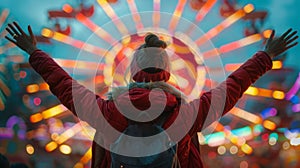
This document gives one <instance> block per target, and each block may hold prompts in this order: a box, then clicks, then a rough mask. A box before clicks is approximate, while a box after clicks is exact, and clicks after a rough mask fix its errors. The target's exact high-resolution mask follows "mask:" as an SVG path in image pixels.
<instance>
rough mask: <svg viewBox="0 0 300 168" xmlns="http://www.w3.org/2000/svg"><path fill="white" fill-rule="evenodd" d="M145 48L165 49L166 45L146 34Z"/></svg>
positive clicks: (153, 35) (155, 37) (152, 35)
mask: <svg viewBox="0 0 300 168" xmlns="http://www.w3.org/2000/svg"><path fill="white" fill-rule="evenodd" d="M145 44H146V46H145V47H161V48H166V47H167V43H166V42H164V41H163V40H160V39H159V38H158V37H157V36H156V35H155V34H152V33H151V34H148V35H147V36H146V37H145Z"/></svg>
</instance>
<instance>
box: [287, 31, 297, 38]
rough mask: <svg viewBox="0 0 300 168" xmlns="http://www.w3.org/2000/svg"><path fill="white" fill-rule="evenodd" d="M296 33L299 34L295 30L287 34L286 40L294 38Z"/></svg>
mask: <svg viewBox="0 0 300 168" xmlns="http://www.w3.org/2000/svg"><path fill="white" fill-rule="evenodd" d="M295 34H297V31H294V32H293V33H292V34H290V35H289V36H287V37H286V38H285V40H288V39H290V38H292V37H293V36H294V35H295Z"/></svg>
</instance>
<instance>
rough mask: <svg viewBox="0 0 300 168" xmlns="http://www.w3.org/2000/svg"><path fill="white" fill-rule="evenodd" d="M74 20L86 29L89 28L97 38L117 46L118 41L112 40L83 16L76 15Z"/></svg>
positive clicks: (106, 33)
mask: <svg viewBox="0 0 300 168" xmlns="http://www.w3.org/2000/svg"><path fill="white" fill-rule="evenodd" d="M76 19H77V20H78V21H79V22H80V23H82V24H83V25H85V26H86V27H87V28H89V29H90V30H91V31H92V32H94V33H95V34H96V35H97V36H99V37H100V38H102V39H103V40H105V41H106V42H108V43H109V44H111V45H115V44H118V41H117V40H116V39H114V38H113V37H112V36H111V35H110V34H109V33H108V32H107V31H105V30H104V29H102V28H101V27H100V26H98V25H97V24H95V23H94V22H93V21H92V20H90V19H89V18H88V17H86V16H84V15H83V14H81V13H79V14H77V15H76Z"/></svg>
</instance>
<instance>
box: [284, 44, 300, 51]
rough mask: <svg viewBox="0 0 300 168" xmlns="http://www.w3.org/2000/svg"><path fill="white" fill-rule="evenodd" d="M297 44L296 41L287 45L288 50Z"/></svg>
mask: <svg viewBox="0 0 300 168" xmlns="http://www.w3.org/2000/svg"><path fill="white" fill-rule="evenodd" d="M297 44H298V42H295V43H293V44H291V45H289V46H287V47H286V50H288V49H290V48H292V47H294V46H296V45H297Z"/></svg>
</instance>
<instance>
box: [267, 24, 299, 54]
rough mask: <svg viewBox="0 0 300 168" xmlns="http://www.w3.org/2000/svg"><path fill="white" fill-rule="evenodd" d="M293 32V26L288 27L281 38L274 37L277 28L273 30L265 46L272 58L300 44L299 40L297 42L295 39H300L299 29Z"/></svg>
mask: <svg viewBox="0 0 300 168" xmlns="http://www.w3.org/2000/svg"><path fill="white" fill-rule="evenodd" d="M291 32H292V28H290V29H288V30H287V31H286V32H285V33H283V34H282V35H281V36H280V37H279V38H274V35H275V30H273V31H272V34H271V36H270V38H269V39H268V41H267V44H266V48H265V52H266V53H267V54H268V55H269V56H270V57H271V59H273V58H275V57H276V56H278V55H280V54H281V53H283V52H285V51H286V50H288V49H290V48H292V47H294V46H296V45H297V44H298V42H295V40H296V39H298V36H296V34H297V31H293V32H292V33H291Z"/></svg>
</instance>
